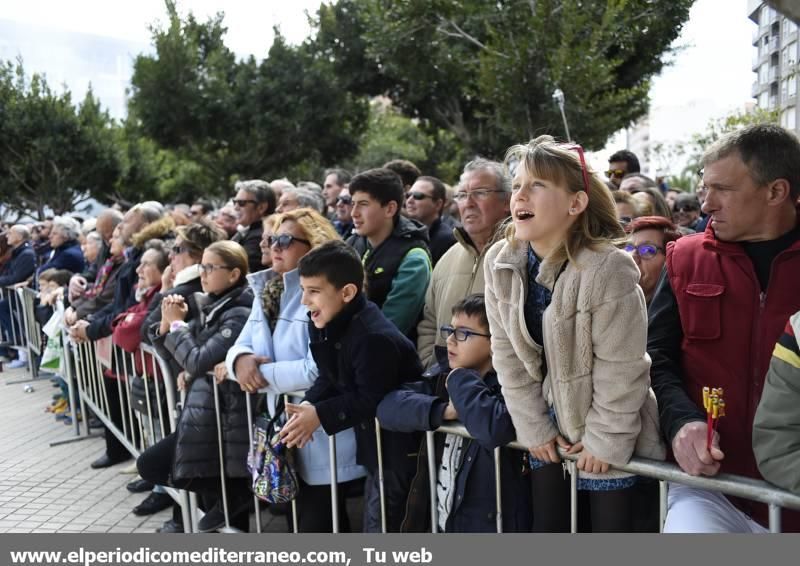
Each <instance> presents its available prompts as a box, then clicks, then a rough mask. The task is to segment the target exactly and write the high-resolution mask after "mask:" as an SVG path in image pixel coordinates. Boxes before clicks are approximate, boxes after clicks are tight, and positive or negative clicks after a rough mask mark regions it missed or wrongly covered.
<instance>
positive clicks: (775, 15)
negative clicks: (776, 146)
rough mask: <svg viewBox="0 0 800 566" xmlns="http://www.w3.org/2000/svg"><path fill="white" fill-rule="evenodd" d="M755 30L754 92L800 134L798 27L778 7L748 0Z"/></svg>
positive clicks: (754, 94) (784, 123)
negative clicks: (777, 9)
mask: <svg viewBox="0 0 800 566" xmlns="http://www.w3.org/2000/svg"><path fill="white" fill-rule="evenodd" d="M747 11H748V15H749V17H750V19H751V20H752V21H753V22H755V23H756V25H757V26H758V27H757V28H756V29H755V31H754V32H753V72H754V73H755V74H756V79H755V81H754V82H753V89H752V93H751V94H752V95H753V98H755V99H756V102H757V104H758V106H759V107H760V108H764V109H767V110H777V111H778V112H779V115H780V123H781V125H782V126H783V127H785V128H787V129H789V130H793V131H794V132H796V133H798V134H800V104H799V102H800V98H798V94H797V91H798V86H799V85H800V65H799V64H798V63H800V37H798V35H799V34H798V26H797V25H796V24H795V23H794V22H793V21H792V20H790V19H789V18H787V17H786V16H784V15H782V14H781V13H780V12H778V11H776V10H775V8H773V7H771V6H769V5H767V4H766V3H765V2H760V1H758V0H748V3H747Z"/></svg>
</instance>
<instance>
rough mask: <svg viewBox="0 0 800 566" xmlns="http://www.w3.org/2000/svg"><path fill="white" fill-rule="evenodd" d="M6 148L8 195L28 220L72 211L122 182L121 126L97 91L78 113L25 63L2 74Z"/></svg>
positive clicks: (0, 143) (0, 132)
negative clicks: (27, 72)
mask: <svg viewBox="0 0 800 566" xmlns="http://www.w3.org/2000/svg"><path fill="white" fill-rule="evenodd" d="M0 148H2V150H0V195H1V196H2V201H3V203H4V205H5V207H6V208H7V209H11V210H15V211H17V212H18V213H20V214H31V215H33V216H35V217H38V218H42V217H43V216H44V214H45V210H46V209H47V208H50V209H52V211H53V212H55V213H56V214H63V213H65V212H69V211H72V210H74V209H75V207H76V206H78V205H79V204H80V203H81V202H83V201H85V200H87V199H89V198H90V197H102V196H103V195H104V194H105V193H106V192H107V191H108V190H109V189H110V188H111V187H112V186H113V184H114V183H115V181H116V179H117V177H118V175H119V162H118V159H117V153H116V150H115V145H114V124H113V122H112V120H111V119H110V118H109V116H108V114H107V113H106V112H105V111H103V110H102V109H101V108H100V104H99V102H98V101H97V99H96V98H95V97H94V95H93V93H92V91H91V89H90V90H89V92H88V93H87V94H86V97H85V98H84V100H83V101H82V102H81V103H80V104H79V105H78V106H77V107H76V106H75V105H74V104H73V102H72V97H71V94H70V93H69V91H65V92H63V93H61V94H57V93H55V92H53V90H52V89H51V88H50V86H49V85H48V84H47V81H46V80H45V78H44V77H41V76H39V75H36V74H34V75H33V76H32V77H30V79H28V78H27V77H26V75H25V71H24V68H23V66H22V62H21V61H18V62H17V64H16V65H14V64H12V63H11V62H6V63H4V64H3V65H2V66H0Z"/></svg>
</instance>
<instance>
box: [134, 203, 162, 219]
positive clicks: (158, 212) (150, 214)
mask: <svg viewBox="0 0 800 566" xmlns="http://www.w3.org/2000/svg"><path fill="white" fill-rule="evenodd" d="M131 212H135V213H137V214H139V215H141V217H142V220H144V222H145V224H150V223H151V222H155V221H156V220H159V219H160V218H161V217H162V216H164V205H162V204H161V203H159V202H156V201H154V200H148V201H146V202H141V203H139V204H137V205H136V206H134V207H133V208H132V209H131Z"/></svg>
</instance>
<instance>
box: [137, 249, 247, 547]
mask: <svg viewBox="0 0 800 566" xmlns="http://www.w3.org/2000/svg"><path fill="white" fill-rule="evenodd" d="M197 269H198V271H199V272H200V282H201V285H202V288H203V292H202V293H198V294H196V295H195V299H196V301H197V308H198V312H197V316H196V317H195V318H193V319H192V320H191V321H190V322H188V323H187V322H186V318H187V315H188V313H189V305H188V302H187V300H186V299H184V297H183V296H182V295H168V296H166V297H164V299H163V301H162V306H161V312H162V322H163V323H164V324H166V325H167V327H168V331H167V332H166V333H165V334H163V335H162V336H160V338H159V341H160V343H161V345H162V346H163V348H164V349H165V350H166V351H167V352H168V353H169V355H170V358H171V359H172V360H173V361H174V362H175V363H176V364H177V365H178V366H179V367H180V368H181V372H180V374H179V377H178V389H180V390H182V391H186V392H187V393H186V400H185V401H184V404H183V410H182V411H181V415H180V418H179V419H178V423H177V425H176V430H175V432H174V433H172V434H170V435H168V436H167V437H165V438H164V439H163V440H161V441H160V442H158V443H156V444H155V445H153V446H152V447H150V448H148V449H147V450H145V452H144V453H142V455H141V456H140V457H139V460H138V461H137V466H138V468H139V474H140V475H141V476H142V478H143V479H145V480H148V481H150V482H152V483H154V484H158V485H168V483H167V482H169V484H171V485H173V486H175V487H178V488H182V489H189V490H191V491H195V492H197V493H198V494H199V495H200V498H201V500H202V503H203V508H204V509H205V510H206V514H205V516H204V517H203V518H202V519H201V520H200V521H199V523H198V530H199V531H200V532H212V531H215V530H217V529H219V528H220V527H222V526H223V525H224V524H225V518H224V514H223V511H222V509H223V508H222V499H221V491H222V486H221V483H220V464H219V446H218V444H217V422H216V416H215V400H214V390H213V384H212V382H211V380H212V379H213V377H211V376H210V375H209V373H210V372H212V371H213V370H214V366H215V365H216V364H218V363H220V362H221V361H223V360H224V359H225V354H227V352H228V350H229V349H230V348H231V346H233V343H234V342H235V341H236V338H237V337H238V336H239V332H241V330H242V327H243V326H244V323H245V321H246V320H247V317H248V315H249V314H250V305H251V304H252V303H253V294H252V291H251V290H250V288H249V287H248V286H247V269H248V257H247V252H246V251H245V249H244V248H243V247H242V246H241V245H239V244H237V243H236V242H232V241H229V240H225V241H220V242H214V243H213V244H211V245H210V246H208V247H207V248H206V249H205V251H204V252H203V255H202V260H201V263H199V264H197ZM219 394H220V395H219V403H220V411H221V419H220V420H221V422H222V430H221V434H222V440H223V444H224V447H225V449H224V454H225V477H226V480H225V488H226V493H227V499H228V510H229V513H230V518H231V523H232V524H233V525H234V526H235V527H237V528H239V529H241V530H244V531H247V529H248V523H249V517H248V510H249V504H250V503H251V502H252V498H251V496H250V491H249V486H248V484H247V481H246V479H245V478H246V477H247V476H248V471H247V468H246V466H245V462H246V459H247V450H248V443H249V438H248V437H249V434H248V426H249V424H248V422H247V411H246V406H245V401H246V398H245V397H244V396H243V395H242V394H241V391H240V390H239V388H238V387H237V386H236V384H234V383H232V382H223V383H221V384H220V385H219Z"/></svg>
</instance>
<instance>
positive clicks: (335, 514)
mask: <svg viewBox="0 0 800 566" xmlns="http://www.w3.org/2000/svg"><path fill="white" fill-rule="evenodd" d="M328 452H329V454H330V461H331V524H332V525H333V532H334V533H338V532H339V479H338V477H339V470H337V469H336V435H335V434H331V435H330V436H329V437H328Z"/></svg>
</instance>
